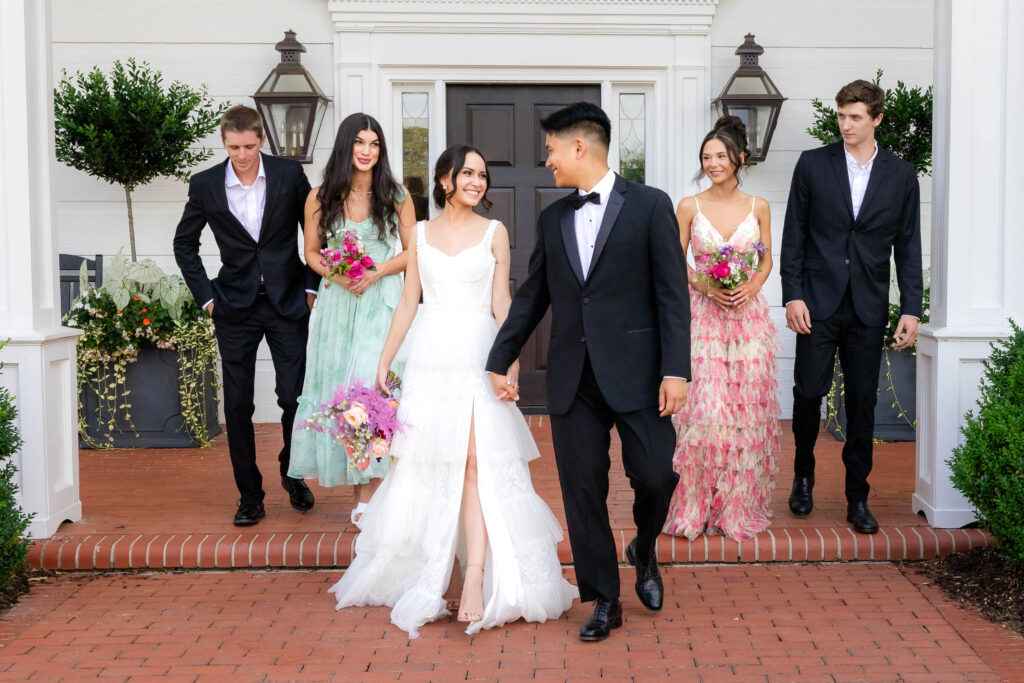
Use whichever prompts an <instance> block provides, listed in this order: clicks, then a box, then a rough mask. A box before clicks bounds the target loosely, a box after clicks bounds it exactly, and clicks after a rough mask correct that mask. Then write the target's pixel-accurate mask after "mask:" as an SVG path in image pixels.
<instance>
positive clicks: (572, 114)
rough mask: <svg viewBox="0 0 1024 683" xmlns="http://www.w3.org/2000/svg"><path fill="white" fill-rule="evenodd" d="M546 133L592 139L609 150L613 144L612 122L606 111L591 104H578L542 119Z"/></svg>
mask: <svg viewBox="0 0 1024 683" xmlns="http://www.w3.org/2000/svg"><path fill="white" fill-rule="evenodd" d="M540 127H541V128H543V129H544V132H545V133H554V134H555V135H559V136H561V135H573V136H579V137H586V138H590V139H591V140H596V141H598V142H600V143H601V144H602V145H604V148H605V149H609V148H610V147H611V144H612V122H611V121H610V120H609V119H608V115H607V114H605V113H604V110H603V109H601V107H599V106H597V105H596V104H591V103H590V102H576V103H575V104H570V105H569V106H568V107H565V108H563V109H559V110H558V111H556V112H553V113H552V114H551V115H550V116H548V117H547V118H545V119H541V122H540Z"/></svg>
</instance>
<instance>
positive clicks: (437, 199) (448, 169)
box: [431, 144, 493, 212]
mask: <svg viewBox="0 0 1024 683" xmlns="http://www.w3.org/2000/svg"><path fill="white" fill-rule="evenodd" d="M469 154H476V155H478V156H479V157H480V158H481V159H483V160H484V170H485V171H486V172H487V186H486V187H485V188H484V196H483V197H481V199H480V206H482V207H484V211H485V212H486V211H490V210H491V206H493V202H491V200H490V199H488V198H487V190H489V189H490V187H491V170H490V168H488V166H487V159H484V155H483V154H481V153H480V150H478V149H477V148H476V147H470V146H469V145H464V144H455V145H452V146H451V147H449V148H448V149H446V150H445V151H443V152H441V156H439V157H438V158H437V163H436V164H434V189H433V191H432V192H431V197H432V198H433V200H434V204H435V205H436V206H437V208H439V209H444V207H445V206H446V205H447V204H448V201H449V200H451V198H452V197H454V196H455V192H456V190H458V182H459V180H458V177H459V173H460V172H461V171H462V169H463V168H464V167H465V165H466V156H467V155H469ZM449 173H451V174H452V186H451V188H450V189H449V190H448V191H447V192H445V189H444V188H443V187H441V181H442V180H443V179H444V177H445V176H447V175H448V174H449Z"/></svg>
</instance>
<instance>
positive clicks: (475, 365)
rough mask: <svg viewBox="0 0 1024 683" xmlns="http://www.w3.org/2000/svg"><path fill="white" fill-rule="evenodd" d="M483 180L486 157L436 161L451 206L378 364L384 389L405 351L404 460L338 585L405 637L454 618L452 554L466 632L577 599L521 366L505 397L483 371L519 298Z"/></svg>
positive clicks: (548, 611)
mask: <svg viewBox="0 0 1024 683" xmlns="http://www.w3.org/2000/svg"><path fill="white" fill-rule="evenodd" d="M489 180H490V179H489V177H488V173H487V164H486V162H485V161H484V159H483V156H482V155H481V154H480V153H479V152H478V151H477V150H475V149H473V148H471V147H468V146H466V145H455V146H453V147H450V148H448V149H447V150H445V152H444V153H443V154H442V155H441V157H440V158H439V159H438V160H437V165H436V166H435V169H434V189H433V199H434V202H435V203H436V204H437V206H438V208H442V209H443V212H442V214H441V215H440V216H439V217H437V218H436V219H435V220H432V221H421V222H420V223H418V224H417V225H416V232H415V239H413V240H410V242H411V245H410V250H409V261H408V265H407V267H406V268H407V269H406V279H405V288H404V290H403V292H402V298H401V301H400V302H399V304H398V306H397V307H396V308H395V314H394V317H393V318H392V321H391V330H390V331H389V333H388V337H387V341H386V342H385V343H384V349H383V351H382V353H381V358H380V364H379V368H378V371H377V383H378V386H383V385H384V381H385V379H386V378H387V373H388V370H389V369H390V367H391V363H392V361H393V360H394V359H395V356H396V354H397V353H398V351H399V346H401V347H402V349H403V352H404V351H405V349H408V358H407V360H406V366H405V374H404V376H403V378H402V394H401V400H400V402H399V407H398V417H399V419H400V420H401V421H402V422H403V423H404V425H405V426H404V429H403V431H402V432H401V433H399V434H398V435H396V436H395V438H394V440H393V442H392V444H391V454H392V456H393V457H394V458H395V462H396V464H395V465H393V466H392V470H391V473H390V474H389V475H388V476H387V478H386V479H385V480H384V483H383V484H381V486H380V489H379V490H378V491H377V493H376V494H374V496H373V498H372V499H371V500H370V503H369V506H368V507H367V509H366V513H365V514H364V516H363V528H362V533H361V534H360V535H359V536H358V538H357V540H356V557H355V559H354V560H353V562H352V565H351V566H350V567H349V569H348V571H346V572H345V574H344V576H342V578H341V580H340V581H339V582H338V583H337V584H335V585H334V586H333V587H332V588H331V589H330V592H332V593H334V594H335V597H336V598H337V600H338V609H341V608H342V607H347V606H351V605H388V606H390V607H392V610H391V622H392V623H393V624H395V625H396V626H398V627H399V628H401V629H403V630H405V631H408V632H409V634H410V636H411V637H416V636H417V635H418V629H419V627H420V626H422V625H423V624H425V623H427V622H429V621H433V620H435V619H437V618H439V617H442V616H445V615H447V614H449V611H448V607H450V606H452V603H454V602H455V601H449V602H448V603H447V604H446V599H445V593H446V590H447V589H448V587H449V583H450V582H454V581H456V579H455V576H456V572H455V571H454V561H455V558H456V555H458V558H459V560H460V564H461V566H462V572H461V574H462V576H463V577H464V578H463V585H462V597H461V600H460V601H459V603H460V604H459V611H458V620H459V621H463V622H468V623H469V626H468V628H467V629H466V633H469V634H473V633H476V632H477V631H479V630H481V629H485V628H491V627H494V626H500V625H502V624H504V623H507V622H510V621H515V620H516V619H519V618H523V619H525V620H527V621H544V620H546V619H553V618H556V617H558V616H559V615H560V614H562V612H564V611H565V610H567V609H568V608H569V606H570V605H571V604H572V601H573V599H574V598H578V597H579V591H578V590H577V589H576V587H575V586H573V585H571V584H570V583H569V582H567V581H566V580H565V579H564V578H562V569H561V565H560V564H559V562H558V555H557V553H556V550H555V546H556V544H557V543H558V542H559V541H560V540H561V539H562V529H561V526H560V525H559V524H558V522H557V520H556V519H555V516H554V515H553V514H552V513H551V510H550V509H549V508H548V507H547V505H546V504H545V503H544V501H543V500H541V498H540V497H539V496H538V495H537V494H536V493H535V492H534V490H533V484H532V482H531V480H530V470H529V467H528V465H527V463H528V462H529V461H530V460H532V459H534V458H537V457H539V455H540V453H539V452H538V451H537V446H536V444H535V443H534V441H533V438H532V437H531V435H530V431H529V428H528V427H527V426H526V421H525V420H524V419H523V416H522V414H521V413H520V412H519V409H518V408H517V407H516V406H515V405H514V404H512V403H511V402H510V401H512V400H515V399H517V398H518V396H519V386H518V379H517V378H518V372H519V368H518V365H513V367H511V368H509V374H508V378H509V380H508V385H507V387H506V389H505V390H504V391H503V392H502V393H501V395H499V396H495V394H494V390H493V389H492V388H491V384H490V381H489V379H488V377H487V374H486V372H485V371H484V364H485V361H486V359H487V353H488V350H489V349H490V347H491V343H492V342H493V341H494V337H495V334H496V333H497V329H498V326H499V325H500V324H501V323H502V322H503V321H504V319H505V316H506V315H508V309H509V304H510V302H511V296H510V294H509V285H508V281H509V258H510V249H509V238H508V233H507V231H506V230H505V226H503V225H502V224H501V223H499V222H498V221H494V220H492V221H488V220H486V219H484V218H482V217H480V216H478V215H477V214H475V213H474V212H473V208H474V207H476V206H477V204H482V205H483V206H484V208H485V209H486V208H490V204H491V203H490V201H488V199H487V187H488V183H489ZM421 293H422V295H423V305H422V311H421V313H420V316H419V317H418V318H417V319H416V325H415V326H414V327H412V330H411V332H410V326H412V323H413V319H414V317H416V311H417V306H418V303H419V300H420V294H421ZM407 332H410V334H409V337H408V338H405V337H406V333H407ZM404 338H405V339H404ZM403 339H404V341H405V343H404V344H403ZM403 355H405V354H404V353H403Z"/></svg>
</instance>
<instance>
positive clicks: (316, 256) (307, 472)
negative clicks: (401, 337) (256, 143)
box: [288, 114, 416, 525]
mask: <svg viewBox="0 0 1024 683" xmlns="http://www.w3.org/2000/svg"><path fill="white" fill-rule="evenodd" d="M415 222H416V217H415V211H414V208H413V204H412V201H411V200H410V198H409V196H408V193H407V192H406V191H405V188H403V187H402V186H401V185H399V184H398V182H396V181H395V179H394V177H393V176H392V174H391V167H390V165H389V164H388V153H387V146H386V145H385V143H384V132H383V130H381V127H380V124H379V123H377V121H376V120H375V119H374V118H373V117H372V116H368V115H366V114H352V115H350V116H348V117H347V118H345V120H344V121H342V122H341V126H340V127H339V128H338V135H337V137H336V138H335V140H334V150H333V152H332V153H331V158H330V159H329V160H328V162H327V166H326V168H324V180H323V184H321V185H320V187H314V188H313V189H312V190H310V192H309V196H308V197H307V199H306V221H305V227H304V235H305V256H306V263H307V264H309V267H310V268H312V269H313V270H314V271H315V272H316V273H318V274H320V275H321V276H322V277H323V279H322V280H321V282H320V287H319V291H318V292H317V303H316V307H315V309H314V311H313V315H312V317H311V319H310V325H309V343H308V346H307V348H306V375H305V380H304V383H303V388H302V395H301V396H300V397H299V408H298V412H297V413H296V416H295V427H296V431H295V434H293V435H292V452H291V464H290V466H289V468H288V475H289V476H291V477H302V478H307V479H312V478H317V479H319V480H320V485H321V486H338V485H341V484H348V485H355V487H356V496H355V498H356V501H357V504H356V506H355V507H354V509H353V510H352V521H353V522H354V523H356V524H357V525H358V524H359V521H360V516H361V515H362V510H363V509H364V508H365V506H366V502H367V501H369V500H370V496H372V495H373V492H374V491H375V490H376V488H377V486H378V485H379V484H380V481H381V479H383V477H384V476H385V475H386V474H387V472H388V467H389V465H390V459H389V458H387V457H385V458H382V459H381V461H380V462H377V460H376V459H374V458H370V465H369V467H367V468H366V469H365V470H360V469H358V468H356V467H354V466H352V465H351V464H350V463H349V459H348V455H347V454H346V452H345V449H344V447H342V446H339V445H338V444H336V443H334V442H333V441H332V439H331V438H330V436H329V435H328V434H326V433H322V432H318V431H315V430H312V429H306V428H305V425H306V421H307V420H309V419H310V418H311V417H312V415H313V413H314V412H316V411H317V410H319V408H320V403H321V402H323V401H328V400H330V399H331V398H332V397H333V396H334V392H335V391H336V390H337V389H338V387H340V386H343V385H348V384H351V383H352V382H354V381H361V382H363V384H364V385H365V386H368V387H372V386H373V383H374V380H375V378H376V375H377V361H378V359H379V358H380V352H381V349H382V348H383V346H384V339H385V337H387V333H388V326H389V325H390V323H391V316H392V314H393V313H394V309H395V305H396V304H397V303H398V299H399V297H400V296H401V294H402V277H401V273H402V272H403V271H405V263H406V259H407V252H406V251H405V249H404V248H405V247H406V246H407V244H408V238H409V236H410V235H411V234H412V229H413V227H414V224H415ZM347 231H354V232H355V233H356V234H358V235H359V238H360V240H361V241H362V243H363V246H364V247H365V248H366V251H367V253H368V254H369V255H370V256H371V257H372V258H373V260H374V262H375V264H376V266H375V268H374V269H371V270H367V271H366V273H365V275H363V277H361V278H360V279H359V280H358V281H353V280H352V279H351V278H349V277H348V276H345V275H333V276H331V275H330V274H329V273H328V272H327V268H325V267H324V265H323V264H322V263H321V262H320V261H321V258H320V249H321V248H323V246H324V245H327V246H329V247H331V248H335V249H338V248H341V243H342V239H343V238H344V236H345V233H346V232H347Z"/></svg>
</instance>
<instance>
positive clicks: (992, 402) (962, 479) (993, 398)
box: [946, 320, 1024, 565]
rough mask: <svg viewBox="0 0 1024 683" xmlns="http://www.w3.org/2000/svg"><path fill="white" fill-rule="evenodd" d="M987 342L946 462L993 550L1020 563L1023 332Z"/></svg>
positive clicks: (1023, 557)
mask: <svg viewBox="0 0 1024 683" xmlns="http://www.w3.org/2000/svg"><path fill="white" fill-rule="evenodd" d="M1010 327H1011V329H1012V334H1011V335H1010V337H1009V338H1008V339H1005V340H1003V341H1001V342H997V343H993V344H991V347H992V355H990V356H989V357H988V359H987V360H985V361H984V367H985V376H984V378H983V379H982V381H981V396H980V397H979V398H978V403H977V405H978V409H977V411H976V412H975V411H970V412H968V413H967V416H966V420H965V424H964V426H963V427H961V428H960V432H961V433H962V434H963V437H964V438H963V442H962V443H961V444H960V445H959V446H957V447H956V448H954V449H953V457H952V458H950V459H949V460H947V461H946V462H947V464H948V465H949V467H950V469H951V470H952V473H953V476H952V482H953V486H954V487H955V488H956V489H957V490H958V491H960V492H961V493H963V494H964V496H966V498H967V500H969V501H970V502H971V504H972V505H973V506H974V508H975V509H976V510H977V511H978V519H979V520H980V522H981V526H983V527H984V528H985V529H987V530H988V531H989V532H991V534H992V535H993V536H994V537H995V538H996V541H997V543H996V551H997V552H998V553H999V554H1000V555H1001V556H1002V557H1003V558H1004V559H1006V560H1007V561H1008V562H1012V563H1014V564H1017V565H1024V408H1022V406H1024V330H1022V329H1021V328H1020V327H1018V326H1017V324H1016V323H1015V322H1014V321H1012V320H1011V321H1010Z"/></svg>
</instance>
